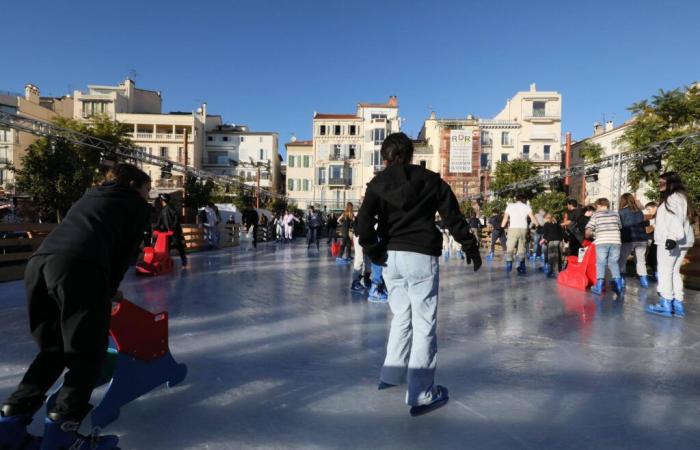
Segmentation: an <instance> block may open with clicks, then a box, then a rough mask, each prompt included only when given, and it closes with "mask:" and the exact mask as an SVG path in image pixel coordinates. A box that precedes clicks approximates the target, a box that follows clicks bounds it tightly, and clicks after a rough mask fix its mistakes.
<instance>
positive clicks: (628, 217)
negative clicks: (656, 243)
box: [619, 192, 649, 288]
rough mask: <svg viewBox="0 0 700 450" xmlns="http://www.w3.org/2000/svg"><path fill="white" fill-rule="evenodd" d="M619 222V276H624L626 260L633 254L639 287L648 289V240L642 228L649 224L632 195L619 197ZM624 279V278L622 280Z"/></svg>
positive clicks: (627, 194)
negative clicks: (620, 227) (620, 241)
mask: <svg viewBox="0 0 700 450" xmlns="http://www.w3.org/2000/svg"><path fill="white" fill-rule="evenodd" d="M619 213H620V221H621V223H622V230H621V237H622V247H621V248H620V275H621V276H624V275H625V272H626V271H627V258H629V256H630V254H631V253H632V252H634V258H635V260H636V261H637V276H639V285H640V286H642V287H643V288H648V287H649V279H648V277H647V263H646V258H645V256H646V254H647V246H648V245H649V244H648V238H647V234H646V231H645V230H644V226H645V225H646V224H648V223H649V222H648V221H646V220H645V219H644V213H643V212H642V211H641V209H639V206H638V205H637V199H635V198H634V195H632V194H630V193H629V192H628V193H625V194H622V196H621V197H620V211H619ZM623 279H624V278H623Z"/></svg>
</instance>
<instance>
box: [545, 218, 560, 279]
mask: <svg viewBox="0 0 700 450" xmlns="http://www.w3.org/2000/svg"><path fill="white" fill-rule="evenodd" d="M543 221H544V225H542V229H541V231H542V242H541V243H540V244H541V245H542V249H543V250H542V251H543V252H544V253H545V254H546V259H545V265H544V272H545V274H546V275H547V276H548V277H550V278H554V276H555V270H556V272H557V273H558V272H560V271H561V241H562V240H563V239H564V230H563V229H562V227H561V225H559V223H558V222H557V220H556V218H555V217H554V216H552V215H551V214H545V215H544V217H543Z"/></svg>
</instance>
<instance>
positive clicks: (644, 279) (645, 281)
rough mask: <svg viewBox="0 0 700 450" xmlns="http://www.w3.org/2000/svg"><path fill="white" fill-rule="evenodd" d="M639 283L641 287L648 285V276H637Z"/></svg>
mask: <svg viewBox="0 0 700 450" xmlns="http://www.w3.org/2000/svg"><path fill="white" fill-rule="evenodd" d="M639 285H640V286H641V287H643V288H645V289H646V288H648V287H649V277H647V276H646V275H641V276H640V277H639Z"/></svg>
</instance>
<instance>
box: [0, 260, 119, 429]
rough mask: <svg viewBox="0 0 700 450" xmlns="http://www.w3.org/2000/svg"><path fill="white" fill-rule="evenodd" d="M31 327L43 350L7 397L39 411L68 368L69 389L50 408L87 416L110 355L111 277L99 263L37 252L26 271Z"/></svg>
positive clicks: (75, 416)
mask: <svg viewBox="0 0 700 450" xmlns="http://www.w3.org/2000/svg"><path fill="white" fill-rule="evenodd" d="M24 279H25V285H26V289H27V302H28V306H29V326H30V329H31V333H32V337H33V338H34V340H35V341H36V343H37V344H38V345H39V354H38V355H37V356H36V358H35V359H34V362H32V364H31V365H30V366H29V369H27V372H26V373H25V374H24V378H22V381H21V382H20V385H19V387H18V388H17V390H16V391H15V392H14V393H13V394H12V395H11V396H10V398H9V399H8V400H7V402H6V403H7V404H9V405H12V406H13V407H14V408H13V409H15V410H16V411H18V412H20V413H22V412H27V413H34V412H35V411H36V410H37V409H38V408H39V407H41V405H42V404H43V402H44V399H45V396H46V392H47V391H48V390H49V388H50V387H51V386H52V385H53V384H54V383H55V382H56V380H58V378H59V377H60V376H61V374H62V373H63V370H64V369H65V368H68V371H67V372H66V374H65V376H64V381H63V387H62V388H61V391H60V392H59V394H58V399H57V401H56V406H54V408H53V410H52V411H50V412H54V413H57V414H59V415H60V417H61V418H66V419H75V420H82V418H83V417H84V416H85V415H86V414H87V413H88V412H89V411H90V409H92V407H91V406H90V403H89V401H90V395H91V394H92V391H93V389H94V388H95V383H96V382H97V380H98V378H99V375H100V368H101V366H102V362H103V360H104V357H105V354H106V353H107V346H108V342H109V341H108V334H109V321H110V315H111V308H112V304H111V302H110V292H109V291H110V290H109V288H108V283H107V277H106V275H105V274H104V273H103V272H102V271H101V270H100V269H98V268H96V267H95V265H94V264H90V263H87V262H83V261H76V260H73V259H71V258H69V257H66V256H61V255H47V256H35V257H33V258H31V259H30V260H29V264H28V265H27V270H26V274H25V278H24Z"/></svg>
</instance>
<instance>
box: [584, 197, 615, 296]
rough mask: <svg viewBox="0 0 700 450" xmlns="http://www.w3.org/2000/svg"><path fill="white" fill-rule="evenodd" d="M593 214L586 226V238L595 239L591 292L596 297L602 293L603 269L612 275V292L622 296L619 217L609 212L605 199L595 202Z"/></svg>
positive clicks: (608, 203)
mask: <svg viewBox="0 0 700 450" xmlns="http://www.w3.org/2000/svg"><path fill="white" fill-rule="evenodd" d="M595 207H596V210H595V213H593V215H592V216H591V219H590V220H589V221H588V224H586V236H587V237H589V238H590V237H595V241H594V242H593V243H594V244H595V254H596V274H597V275H596V276H597V281H596V284H595V286H593V287H592V288H591V292H593V293H594V294H596V295H601V294H602V293H603V287H604V285H605V268H606V267H608V268H609V269H610V273H611V274H612V283H613V291H615V293H617V294H619V295H622V292H623V290H624V285H623V283H622V279H621V278H620V263H619V260H620V246H621V243H622V242H621V240H620V229H621V228H622V223H621V222H620V215H619V214H618V213H616V212H615V211H610V201H608V199H607V198H599V199H598V200H596V202H595Z"/></svg>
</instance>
